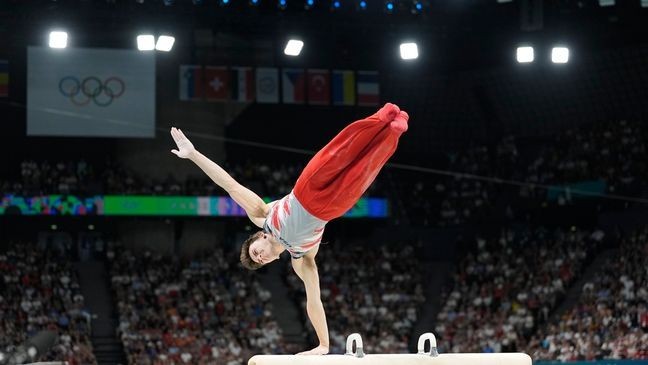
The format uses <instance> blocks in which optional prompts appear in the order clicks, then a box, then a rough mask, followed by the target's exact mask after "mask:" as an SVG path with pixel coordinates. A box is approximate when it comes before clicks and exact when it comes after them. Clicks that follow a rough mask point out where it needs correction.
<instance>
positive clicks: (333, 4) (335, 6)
mask: <svg viewBox="0 0 648 365" xmlns="http://www.w3.org/2000/svg"><path fill="white" fill-rule="evenodd" d="M341 7H342V2H340V0H333V1H332V2H331V10H338V9H340V8H341Z"/></svg>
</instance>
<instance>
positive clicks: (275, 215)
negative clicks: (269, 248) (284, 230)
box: [272, 204, 281, 233]
mask: <svg viewBox="0 0 648 365" xmlns="http://www.w3.org/2000/svg"><path fill="white" fill-rule="evenodd" d="M277 208H279V206H278V204H275V205H274V206H273V207H272V225H273V226H274V228H275V229H276V230H277V233H279V232H280V231H281V226H280V225H279V212H278V211H277V210H278V209H277Z"/></svg>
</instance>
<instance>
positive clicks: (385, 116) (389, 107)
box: [378, 103, 400, 123]
mask: <svg viewBox="0 0 648 365" xmlns="http://www.w3.org/2000/svg"><path fill="white" fill-rule="evenodd" d="M398 113H400V108H399V107H398V105H396V104H392V103H386V104H385V106H383V107H382V108H380V110H378V118H379V119H380V120H381V121H383V122H385V123H387V122H391V121H392V120H394V118H396V117H397V116H398Z"/></svg>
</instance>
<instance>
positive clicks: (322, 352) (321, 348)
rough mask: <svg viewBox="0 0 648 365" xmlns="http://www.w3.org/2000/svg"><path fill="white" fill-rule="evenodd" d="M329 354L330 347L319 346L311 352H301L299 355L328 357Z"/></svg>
mask: <svg viewBox="0 0 648 365" xmlns="http://www.w3.org/2000/svg"><path fill="white" fill-rule="evenodd" d="M328 352H329V348H328V347H326V346H322V345H319V346H317V347H316V348H314V349H312V350H310V351H304V352H300V353H298V354H297V355H326V354H328Z"/></svg>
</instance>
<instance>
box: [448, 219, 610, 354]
mask: <svg viewBox="0 0 648 365" xmlns="http://www.w3.org/2000/svg"><path fill="white" fill-rule="evenodd" d="M602 238H603V233H602V232H601V231H596V232H593V233H590V232H587V231H583V230H578V229H572V230H570V231H563V230H556V231H547V230H544V229H540V228H538V229H520V230H509V229H507V230H504V231H502V232H501V234H500V235H499V236H498V237H494V238H492V239H485V238H478V239H477V240H476V242H475V247H473V250H471V251H470V252H468V253H467V254H466V255H465V256H464V258H463V259H462V260H461V262H460V263H459V265H458V268H457V271H456V272H455V274H454V278H453V285H452V288H451V289H450V290H448V291H447V292H446V293H444V295H443V296H442V298H443V300H442V303H444V304H443V308H442V309H441V311H440V312H439V313H438V315H437V325H436V333H437V334H438V336H439V337H440V340H439V342H440V344H442V347H443V350H444V351H446V352H502V351H515V350H517V349H523V348H524V347H525V345H526V341H527V339H528V338H529V337H530V336H531V335H532V334H533V333H534V331H535V330H536V328H537V326H538V324H540V323H543V322H545V321H547V319H548V317H549V314H550V312H551V311H552V310H553V309H554V308H555V307H556V305H557V304H558V303H560V301H561V299H562V298H563V297H564V295H565V292H566V290H567V289H568V288H569V285H570V284H571V283H572V282H573V281H574V278H575V277H576V276H578V275H579V274H580V273H581V271H582V270H583V267H584V265H585V264H586V260H587V259H588V257H589V256H590V255H591V253H592V252H594V250H595V248H596V247H597V243H598V242H599V241H600V240H601V239H602Z"/></svg>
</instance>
